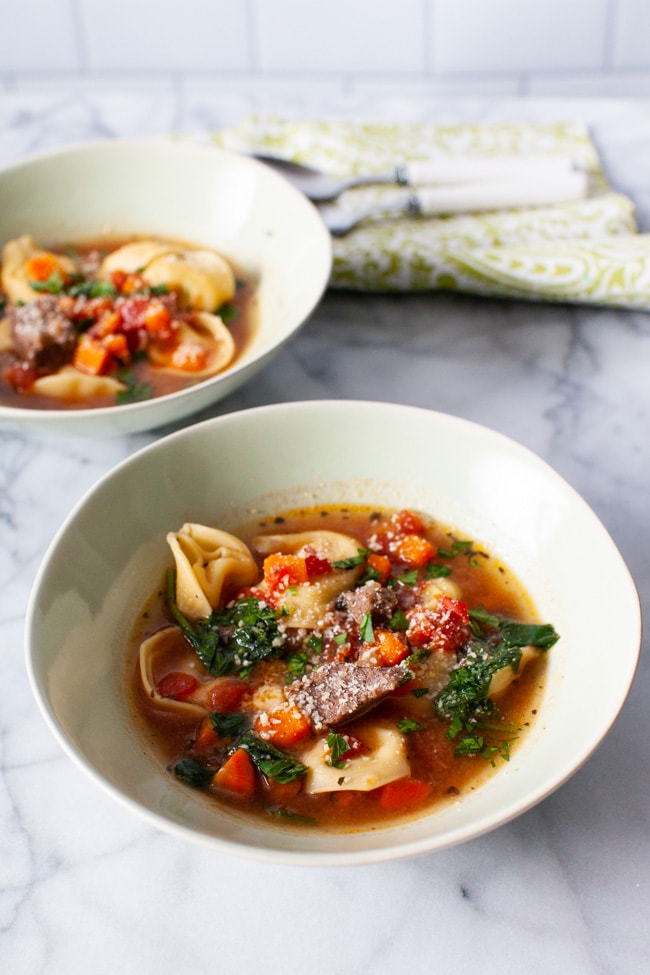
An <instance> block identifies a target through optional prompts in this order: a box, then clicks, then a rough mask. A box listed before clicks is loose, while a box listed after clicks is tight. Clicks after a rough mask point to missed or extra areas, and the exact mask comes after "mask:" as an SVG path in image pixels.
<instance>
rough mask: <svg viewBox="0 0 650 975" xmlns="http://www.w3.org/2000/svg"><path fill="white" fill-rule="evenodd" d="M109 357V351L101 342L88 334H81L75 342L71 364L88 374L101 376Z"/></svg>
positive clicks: (105, 370)
mask: <svg viewBox="0 0 650 975" xmlns="http://www.w3.org/2000/svg"><path fill="white" fill-rule="evenodd" d="M111 359H112V356H111V353H110V352H109V351H108V349H106V348H105V347H104V346H103V345H102V344H101V342H97V341H96V340H95V339H93V338H92V337H91V336H90V335H82V336H81V338H80V339H79V342H78V343H77V347H76V349H75V352H74V357H73V359H72V364H73V366H74V367H75V369H79V371H80V372H85V373H87V375H89V376H101V375H103V373H105V372H107V371H108V369H109V367H110V363H111Z"/></svg>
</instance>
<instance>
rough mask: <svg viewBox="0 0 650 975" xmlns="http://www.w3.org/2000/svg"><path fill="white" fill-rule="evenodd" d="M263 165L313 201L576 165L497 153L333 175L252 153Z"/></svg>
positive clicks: (539, 175) (556, 172) (541, 174)
mask: <svg viewBox="0 0 650 975" xmlns="http://www.w3.org/2000/svg"><path fill="white" fill-rule="evenodd" d="M253 155H254V157H255V158H256V159H258V160H259V161H260V162H263V163H265V165H267V166H270V167H271V168H272V169H275V170H277V172H279V173H281V174H282V175H283V176H284V177H285V178H286V179H288V180H289V182H291V183H293V184H294V186H296V187H297V189H299V190H300V191H301V192H302V193H304V194H305V196H307V197H308V198H309V199H310V200H313V201H314V202H315V203H326V202H330V201H332V200H335V199H336V198H337V197H339V196H340V195H341V194H342V193H344V192H345V190H349V189H353V188H354V187H357V186H372V185H375V186H376V185H391V184H393V185H396V186H435V185H453V184H455V183H476V182H482V183H484V182H487V181H494V180H498V181H504V182H505V181H507V180H510V179H528V178H531V179H539V180H545V179H554V178H555V177H557V176H562V175H564V174H566V173H570V172H572V171H574V170H575V169H576V166H575V163H574V162H573V160H572V159H570V158H569V157H568V156H539V155H535V156H498V157H491V158H489V159H480V158H479V159H474V158H472V157H471V156H450V157H444V158H437V159H430V160H426V161H417V160H416V161H414V162H409V163H401V164H399V165H397V166H395V167H393V169H391V170H389V171H388V172H385V173H368V174H364V175H362V176H359V175H357V176H349V177H346V178H344V179H337V178H333V177H331V176H328V175H327V174H326V173H323V172H321V171H320V170H318V169H314V168H312V167H311V166H304V165H302V164H301V163H296V162H293V161H292V160H289V159H281V158H279V157H277V156H267V155H263V154H259V153H253Z"/></svg>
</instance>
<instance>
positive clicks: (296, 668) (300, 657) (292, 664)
mask: <svg viewBox="0 0 650 975" xmlns="http://www.w3.org/2000/svg"><path fill="white" fill-rule="evenodd" d="M306 670H307V654H306V653H292V654H291V656H290V657H287V671H288V673H287V682H288V683H290V682H291V681H292V680H295V679H296V678H297V677H302V675H303V674H304V673H305V671H306Z"/></svg>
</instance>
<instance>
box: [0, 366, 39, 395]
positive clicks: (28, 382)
mask: <svg viewBox="0 0 650 975" xmlns="http://www.w3.org/2000/svg"><path fill="white" fill-rule="evenodd" d="M38 377H39V372H38V369H34V368H33V367H32V366H27V365H24V364H23V363H22V362H14V363H12V364H11V365H9V366H7V367H6V368H5V369H3V370H2V378H3V380H4V382H6V383H9V385H10V386H11V387H12V388H13V389H15V390H16V392H17V393H26V392H28V390H30V389H31V388H32V386H33V385H34V383H35V382H36V380H37V379H38Z"/></svg>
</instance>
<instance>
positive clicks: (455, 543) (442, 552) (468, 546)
mask: <svg viewBox="0 0 650 975" xmlns="http://www.w3.org/2000/svg"><path fill="white" fill-rule="evenodd" d="M473 544H474V542H471V541H463V540H462V539H460V538H454V539H452V543H451V548H439V549H438V555H439V556H440V558H441V559H453V558H454V556H456V555H458V554H459V553H460V552H471V550H472V545H473Z"/></svg>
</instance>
